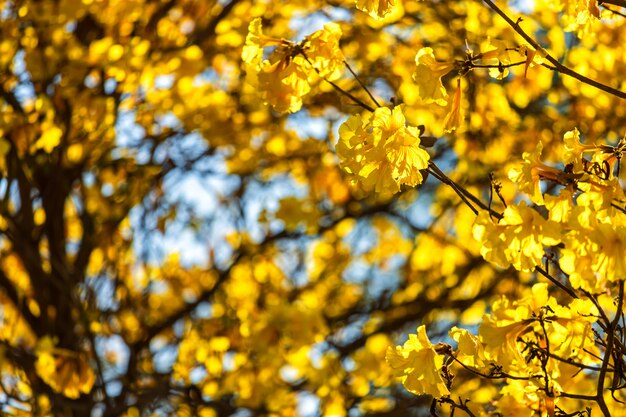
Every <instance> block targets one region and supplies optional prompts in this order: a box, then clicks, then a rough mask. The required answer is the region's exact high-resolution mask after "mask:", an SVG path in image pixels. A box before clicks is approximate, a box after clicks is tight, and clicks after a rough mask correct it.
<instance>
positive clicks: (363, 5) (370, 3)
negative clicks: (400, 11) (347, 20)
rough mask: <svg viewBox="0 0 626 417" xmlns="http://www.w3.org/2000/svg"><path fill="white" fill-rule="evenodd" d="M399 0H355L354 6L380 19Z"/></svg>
mask: <svg viewBox="0 0 626 417" xmlns="http://www.w3.org/2000/svg"><path fill="white" fill-rule="evenodd" d="M399 1H400V0H356V8H357V9H359V10H361V11H363V12H365V13H368V14H369V15H370V16H372V17H373V18H374V19H381V18H382V17H384V16H385V15H386V14H388V13H390V12H391V11H392V10H393V8H394V7H395V6H396V3H398V2H399Z"/></svg>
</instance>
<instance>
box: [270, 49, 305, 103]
mask: <svg viewBox="0 0 626 417" xmlns="http://www.w3.org/2000/svg"><path fill="white" fill-rule="evenodd" d="M275 54H280V52H279V51H277V52H275ZM275 58H278V61H276V62H275V63H273V64H272V65H265V67H264V68H263V69H262V71H261V72H260V73H259V74H258V84H259V90H260V91H261V94H262V96H263V97H264V99H265V102H266V103H268V104H270V105H271V106H272V107H273V108H274V110H276V111H277V112H281V113H282V112H290V113H294V112H297V111H298V110H300V108H301V107H302V97H303V96H305V95H306V94H308V93H309V91H311V86H310V85H309V83H308V81H307V78H308V74H307V72H306V70H305V63H304V58H302V57H301V56H296V57H293V58H291V57H289V56H288V55H283V56H282V57H281V56H279V55H275Z"/></svg>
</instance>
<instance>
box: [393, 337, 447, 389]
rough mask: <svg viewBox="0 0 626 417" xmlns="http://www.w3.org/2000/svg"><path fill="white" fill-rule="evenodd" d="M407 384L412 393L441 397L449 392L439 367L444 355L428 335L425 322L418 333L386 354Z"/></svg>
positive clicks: (396, 373)
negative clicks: (438, 351)
mask: <svg viewBox="0 0 626 417" xmlns="http://www.w3.org/2000/svg"><path fill="white" fill-rule="evenodd" d="M385 359H386V360H387V363H389V365H390V366H391V367H392V368H393V369H394V371H395V372H394V374H395V376H396V377H399V378H400V380H401V381H402V384H403V385H404V387H405V388H406V389H407V390H409V391H410V392H412V393H413V394H429V395H432V396H433V397H441V396H444V395H448V394H450V391H449V390H448V388H447V387H446V384H445V383H444V380H443V378H442V377H441V375H439V370H440V369H441V368H442V366H443V356H442V355H440V354H438V353H437V352H436V351H435V349H434V347H433V345H432V344H431V343H430V340H428V336H427V335H426V327H425V326H424V325H422V326H420V327H418V328H417V334H410V335H409V340H407V341H406V343H405V344H404V345H403V346H396V347H395V349H394V348H393V347H391V346H390V347H389V349H388V350H387V355H386V357H385Z"/></svg>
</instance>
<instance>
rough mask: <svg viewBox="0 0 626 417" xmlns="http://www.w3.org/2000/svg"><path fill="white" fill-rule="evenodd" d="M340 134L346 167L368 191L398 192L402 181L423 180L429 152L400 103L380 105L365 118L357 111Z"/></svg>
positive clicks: (415, 182)
mask: <svg viewBox="0 0 626 417" xmlns="http://www.w3.org/2000/svg"><path fill="white" fill-rule="evenodd" d="M339 138H340V139H339V142H338V143H337V155H338V156H339V159H340V160H341V165H342V167H343V169H344V170H345V171H346V172H348V173H350V174H353V175H354V176H355V177H356V179H357V180H358V181H359V182H360V183H361V184H362V186H363V188H364V189H365V190H366V191H372V190H373V191H375V192H377V193H396V192H398V191H400V186H402V185H408V186H411V187H414V186H416V185H418V184H421V183H422V181H423V177H422V173H421V170H424V169H426V168H427V167H428V160H429V159H430V156H429V155H428V152H426V151H425V150H424V149H422V148H420V147H419V145H420V139H419V132H418V130H417V128H415V127H411V126H408V127H407V126H406V120H405V118H404V114H403V113H402V108H401V107H399V106H398V107H394V109H393V110H390V109H389V108H387V107H380V108H377V109H376V110H375V111H374V113H373V114H371V115H369V116H366V117H364V118H361V116H359V115H354V116H352V117H350V118H349V119H348V120H347V121H346V122H345V123H344V124H343V125H342V126H341V127H340V128H339Z"/></svg>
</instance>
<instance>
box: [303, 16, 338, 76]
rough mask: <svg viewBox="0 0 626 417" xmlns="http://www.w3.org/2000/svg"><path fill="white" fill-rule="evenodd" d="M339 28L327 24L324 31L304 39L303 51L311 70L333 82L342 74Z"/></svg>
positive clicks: (332, 24)
mask: <svg viewBox="0 0 626 417" xmlns="http://www.w3.org/2000/svg"><path fill="white" fill-rule="evenodd" d="M341 35H342V33H341V28H340V27H339V25H338V24H336V23H328V24H327V25H325V26H324V29H322V30H318V31H317V32H314V33H313V34H311V35H309V36H307V37H306V38H305V49H306V54H307V57H308V58H309V59H310V61H311V64H312V65H313V68H315V69H316V70H317V71H318V73H319V75H320V76H321V77H323V78H326V79H327V80H330V81H333V80H336V79H337V78H339V77H340V76H341V73H342V72H343V67H344V63H343V60H344V58H343V54H342V53H341V50H340V49H339V39H340V38H341Z"/></svg>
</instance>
